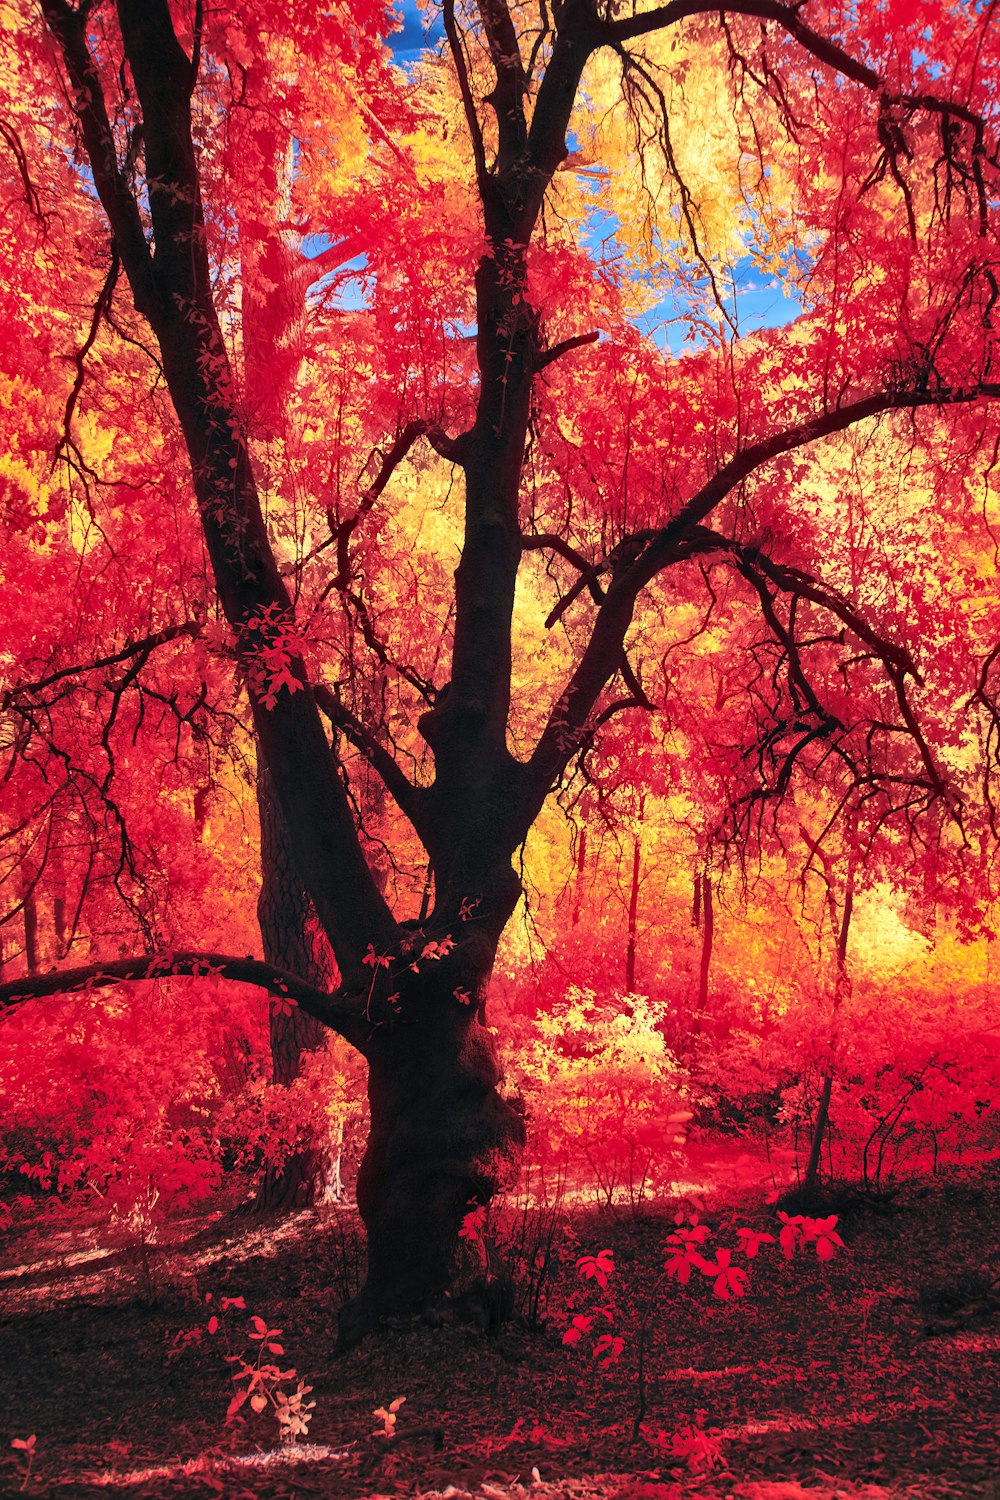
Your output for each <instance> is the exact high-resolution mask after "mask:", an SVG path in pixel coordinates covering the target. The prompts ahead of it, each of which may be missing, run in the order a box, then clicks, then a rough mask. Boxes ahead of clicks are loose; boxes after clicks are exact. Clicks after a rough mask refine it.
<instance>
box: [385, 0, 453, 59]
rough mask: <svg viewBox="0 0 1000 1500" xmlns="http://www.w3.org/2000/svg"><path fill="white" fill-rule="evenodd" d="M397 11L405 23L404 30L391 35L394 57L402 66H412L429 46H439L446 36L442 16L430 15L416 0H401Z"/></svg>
mask: <svg viewBox="0 0 1000 1500" xmlns="http://www.w3.org/2000/svg"><path fill="white" fill-rule="evenodd" d="M396 11H397V13H398V15H399V17H400V20H401V21H402V23H403V26H402V30H400V31H397V32H394V33H393V35H392V36H391V37H389V39H388V42H389V47H390V49H391V51H392V55H393V59H394V61H395V62H397V63H398V64H399V66H400V67H401V68H407V69H408V68H411V67H412V66H413V64H414V63H415V62H418V61H419V59H420V57H421V56H422V54H423V53H424V52H426V51H427V49H428V48H429V47H431V48H433V47H437V45H438V43H439V42H440V41H441V40H442V39H443V37H444V27H443V25H442V24H441V17H440V16H437V15H435V16H433V17H430V18H429V17H428V16H427V15H425V14H424V12H423V11H422V10H420V8H419V7H418V6H417V5H416V3H415V0H399V3H398V4H397V5H396Z"/></svg>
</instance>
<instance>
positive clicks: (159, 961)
mask: <svg viewBox="0 0 1000 1500" xmlns="http://www.w3.org/2000/svg"><path fill="white" fill-rule="evenodd" d="M207 978H219V979H230V980H233V981H234V982H236V983H238V984H252V985H256V986H257V988H258V989H262V990H266V991H267V993H268V994H269V995H274V996H275V997H276V998H277V999H279V1000H284V1001H294V1002H295V1004H297V1005H299V1006H301V1008H302V1009H303V1010H304V1011H305V1012H306V1014H307V1015H310V1016H315V1018H316V1020H317V1021H321V1022H322V1023H323V1025H324V1026H329V1027H330V1029H331V1030H332V1031H336V1032H338V1033H339V1035H341V1036H342V1037H344V1038H345V1039H346V1040H347V1041H349V1042H351V1043H352V1044H353V1045H354V1046H358V1045H359V1044H360V1042H361V1040H362V1039H363V1038H364V1036H365V1035H366V1034H367V1031H368V1029H369V1028H368V1027H367V1025H366V1022H365V1016H364V1006H363V1005H358V1004H356V1003H355V1002H353V1001H348V1000H346V999H344V998H342V997H338V996H337V995H331V994H328V993H327V992H326V991H325V990H318V989H316V987H315V986H314V985H311V984H307V983H306V982H305V980H303V979H300V978H299V977H298V975H297V974H288V973H286V972H285V971H284V970H283V969H276V968H274V967H272V965H271V964H266V963H263V962H262V961H261V960H260V959H258V958H234V957H232V956H231V955H229V954H224V953H201V952H194V951H191V950H189V949H184V950H183V951H179V952H176V953H169V952H168V953H154V954H145V955H142V956H139V957H135V958H118V959H112V960H111V961H110V962H108V963H93V964H82V965H81V966H80V967H79V968H75V969H62V970H56V971H55V972H54V973H52V974H34V975H30V976H25V977H24V978H22V979H12V980H10V981H9V982H8V983H7V984H0V1010H10V1009H13V1007H15V1006H17V1005H21V1004H23V1003H24V1002H25V1001H27V1000H40V999H45V998H47V997H50V996H52V995H70V994H76V993H80V992H81V991H82V992H84V993H85V994H90V993H92V992H93V991H94V990H100V989H104V988H105V987H106V986H107V985H112V984H125V983H127V982H128V981H129V980H136V979H207Z"/></svg>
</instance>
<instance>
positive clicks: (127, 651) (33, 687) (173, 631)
mask: <svg viewBox="0 0 1000 1500" xmlns="http://www.w3.org/2000/svg"><path fill="white" fill-rule="evenodd" d="M203 629H204V626H203V625H202V624H201V623H200V622H199V621H197V620H185V621H184V623H183V624H182V625H167V626H165V627H164V628H163V630H157V631H154V633H153V634H152V635H147V636H143V638H142V640H141V641H130V642H129V643H128V645H127V646H123V647H122V649H121V650H120V651H114V652H112V653H111V655H109V656H98V657H96V658H95V659H94V660H93V661H85V662H77V664H76V665H75V666H72V667H63V668H61V670H60V671H58V672H50V673H49V675H48V677H40V678H39V679H38V681H37V682H18V683H15V684H14V686H13V687H12V688H8V689H7V691H6V692H5V693H4V695H3V698H2V699H0V705H2V706H3V707H4V708H9V707H10V705H11V703H12V702H13V701H14V699H15V698H18V697H20V696H21V695H22V694H23V693H31V694H32V695H33V696H34V695H35V694H37V693H42V692H44V691H45V689H46V688H50V687H53V686H54V685H55V683H57V682H63V681H64V680H65V679H66V678H67V677H79V676H82V675H83V674H84V673H85V672H100V671H103V670H104V668H106V667H115V666H118V665H119V663H120V662H123V661H128V660H129V659H130V658H131V657H133V656H142V657H145V656H148V655H149V653H150V652H151V651H155V650H156V648H157V646H165V645H166V644H167V643H168V642H169V641H176V640H177V639H178V638H179V637H180V636H183V635H187V636H190V637H191V639H192V640H195V639H197V637H198V636H199V635H201V633H202V630H203Z"/></svg>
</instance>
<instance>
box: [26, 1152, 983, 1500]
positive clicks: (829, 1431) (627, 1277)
mask: <svg viewBox="0 0 1000 1500" xmlns="http://www.w3.org/2000/svg"><path fill="white" fill-rule="evenodd" d="M676 1209H677V1204H676V1203H673V1204H670V1203H663V1204H658V1205H655V1206H652V1207H649V1206H644V1207H642V1208H641V1209H640V1210H639V1212H638V1213H636V1214H633V1213H631V1212H628V1211H624V1210H621V1209H619V1210H617V1211H616V1212H615V1213H610V1212H609V1211H608V1210H607V1209H605V1210H603V1211H601V1210H596V1209H593V1208H587V1207H585V1206H577V1205H575V1204H574V1205H573V1206H572V1208H570V1207H568V1206H567V1205H566V1204H565V1203H563V1204H562V1205H559V1206H557V1207H556V1208H555V1210H554V1211H553V1212H551V1213H550V1214H549V1215H546V1214H545V1213H544V1212H543V1211H542V1210H536V1209H532V1210H528V1211H526V1212H524V1213H523V1214H522V1215H521V1216H520V1217H516V1216H515V1217H514V1218H512V1221H511V1230H512V1232H513V1233H514V1235H515V1237H518V1236H519V1237H520V1238H521V1239H522V1240H524V1241H525V1242H526V1248H527V1249H528V1251H529V1252H530V1251H531V1250H532V1249H536V1250H542V1251H544V1248H545V1246H546V1245H549V1246H550V1249H551V1264H550V1268H549V1272H548V1276H547V1279H546V1281H545V1283H544V1284H543V1285H542V1286H541V1287H539V1286H538V1277H537V1275H536V1276H535V1277H534V1278H530V1279H529V1280H528V1282H527V1283H525V1282H524V1281H523V1280H522V1294H521V1304H520V1305H521V1309H522V1313H523V1312H524V1311H525V1310H528V1311H530V1310H531V1308H530V1306H529V1303H530V1300H531V1297H532V1295H533V1294H538V1295H539V1296H540V1298H541V1307H540V1309H539V1311H540V1312H541V1314H542V1318H543V1321H542V1323H541V1326H534V1327H532V1326H528V1325H527V1322H526V1321H525V1320H524V1319H522V1321H520V1322H518V1321H515V1322H513V1323H508V1324H506V1325H505V1326H504V1327H503V1328H501V1329H500V1330H499V1331H494V1332H492V1333H491V1332H490V1331H489V1330H488V1329H484V1328H483V1327H482V1326H481V1324H482V1323H483V1322H484V1321H485V1317H483V1318H480V1319H479V1321H478V1322H477V1321H476V1320H475V1319H473V1321H462V1320H460V1319H459V1318H457V1317H456V1318H454V1319H446V1320H445V1321H444V1322H443V1324H442V1325H441V1326H437V1327H431V1326H429V1325H428V1324H427V1323H426V1322H423V1321H419V1320H415V1321H413V1322H408V1323H405V1324H401V1325H400V1326H398V1327H394V1328H390V1329H389V1330H387V1331H386V1332H385V1333H384V1334H383V1335H382V1336H380V1337H379V1338H377V1339H371V1340H369V1341H368V1342H366V1343H364V1344H363V1345H361V1346H360V1347H359V1348H356V1349H354V1350H351V1351H350V1352H348V1353H346V1354H344V1355H340V1356H337V1355H336V1354H335V1352H334V1342H335V1318H334V1313H333V1307H334V1305H335V1303H336V1301H337V1300H338V1299H339V1297H340V1296H341V1295H342V1294H343V1292H344V1291H345V1290H346V1289H349V1288H350V1287H351V1285H352V1284H353V1280H354V1276H355V1274H356V1254H357V1236H358V1230H357V1221H356V1218H355V1216H354V1215H353V1214H352V1213H351V1211H350V1210H345V1209H331V1210H323V1211H317V1212H305V1213H300V1214H298V1215H295V1216H292V1217H289V1218H287V1219H285V1220H282V1221H280V1222H278V1223H276V1224H270V1225H261V1224H259V1223H258V1224H255V1223H252V1222H250V1221H239V1220H236V1219H234V1218H233V1217H231V1216H220V1215H219V1214H215V1215H210V1216H206V1217H203V1218H201V1219H200V1220H192V1219H187V1220H184V1221H183V1222H177V1223H174V1224H173V1225H171V1226H170V1227H169V1228H168V1229H167V1230H166V1231H164V1232H163V1233H162V1235H161V1236H160V1239H159V1242H158V1243H157V1244H155V1245H153V1246H146V1247H145V1248H144V1247H143V1246H142V1245H141V1243H140V1242H139V1241H138V1240H137V1239H136V1238H135V1237H134V1236H133V1237H132V1238H131V1240H130V1239H129V1238H128V1237H127V1236H123V1235H122V1234H121V1233H119V1234H118V1236H117V1238H116V1237H114V1236H110V1235H109V1233H108V1226H107V1224H106V1222H105V1223H104V1224H103V1225H102V1224H100V1223H98V1222H97V1221H96V1220H95V1218H94V1216H93V1214H91V1215H89V1216H87V1215H82V1214H77V1215H76V1216H75V1217H73V1218H72V1219H71V1220H69V1221H62V1220H54V1219H53V1218H52V1217H51V1216H47V1217H41V1218H38V1219H37V1220H36V1221H35V1222H30V1223H28V1222H22V1223H20V1224H15V1226H14V1227H13V1228H12V1229H11V1230H9V1231H8V1232H7V1234H6V1235H5V1236H4V1238H3V1241H2V1243H0V1251H2V1257H3V1259H2V1262H0V1494H2V1495H8V1494H10V1495H13V1494H15V1493H20V1494H23V1495H25V1496H28V1497H30V1496H32V1495H38V1494H44V1495H51V1496H53V1497H59V1500H62V1497H71V1496H84V1495H93V1494H94V1493H95V1491H100V1490H102V1489H103V1490H104V1491H105V1492H106V1491H107V1490H111V1491H114V1492H118V1493H120V1494H122V1495H123V1496H127V1497H130V1500H133V1497H134V1500H174V1497H178V1496H186V1495H192V1496H193V1495H211V1494H217V1495H221V1496H223V1497H225V1500H243V1497H248V1496H254V1497H257V1496H259V1497H263V1500H279V1497H289V1496H303V1497H306V1496H308V1497H311V1496H323V1497H331V1500H361V1497H375V1496H379V1497H381V1496H416V1495H425V1496H432V1497H435V1500H439V1497H446V1496H447V1497H454V1500H458V1497H461V1496H465V1495H466V1494H471V1495H474V1496H476V1497H477V1500H507V1497H516V1500H682V1497H702V1500H729V1497H732V1500H833V1497H854V1500H888V1497H893V1500H896V1497H904V1496H905V1497H910V1500H946V1497H961V1500H1000V1280H996V1279H995V1278H1000V1163H998V1162H993V1163H985V1164H981V1165H979V1166H978V1167H976V1168H964V1169H950V1170H949V1171H947V1172H946V1173H944V1174H943V1175H941V1176H940V1177H937V1178H934V1179H928V1180H925V1181H922V1182H915V1183H910V1184H909V1185H907V1186H905V1187H904V1188H903V1189H902V1190H901V1191H900V1192H899V1193H898V1194H897V1195H896V1196H895V1197H894V1198H893V1200H892V1201H891V1203H889V1204H885V1205H881V1209H880V1211H878V1212H876V1211H874V1210H873V1209H872V1208H871V1207H869V1206H865V1205H863V1204H859V1203H855V1204H854V1205H853V1206H848V1207H845V1208H844V1209H843V1212H842V1214H841V1220H840V1225H839V1227H840V1229H841V1232H842V1234H843V1238H844V1241H845V1248H844V1249H843V1250H840V1251H839V1252H838V1254H837V1256H836V1257H835V1258H834V1259H833V1260H832V1261H830V1262H826V1263H824V1262H821V1261H820V1260H819V1259H818V1258H817V1257H816V1255H815V1254H814V1253H812V1251H809V1252H808V1253H802V1254H799V1255H797V1256H796V1257H795V1258H794V1259H792V1260H788V1261H786V1260H785V1258H784V1256H783V1255H781V1254H780V1253H779V1252H778V1248H777V1246H775V1245H769V1246H764V1247H763V1248H762V1250H761V1253H760V1255H759V1256H758V1258H757V1260H756V1261H755V1262H754V1265H753V1268H752V1274H751V1278H750V1283H749V1286H748V1289H747V1293H746V1295H745V1296H744V1297H743V1298H741V1299H739V1300H729V1301H721V1300H718V1299H717V1298H715V1297H714V1296H713V1295H712V1282H711V1281H710V1280H707V1279H706V1278H705V1277H704V1276H700V1275H695V1276H694V1277H693V1279H692V1282H691V1284H690V1285H689V1286H687V1287H684V1286H680V1285H678V1284H677V1282H676V1281H673V1280H669V1279H668V1278H666V1277H665V1275H664V1273H663V1258H664V1249H663V1247H664V1241H665V1239H666V1236H667V1235H668V1234H669V1233H671V1232H672V1230H673V1229H674V1213H675V1211H676ZM773 1214H774V1209H773V1207H770V1208H768V1207H765V1206H764V1204H763V1199H762V1194H761V1193H760V1191H755V1192H753V1193H752V1194H751V1195H749V1196H748V1195H747V1193H746V1192H745V1191H744V1193H743V1194H742V1197H741V1196H740V1194H739V1193H738V1192H736V1191H735V1190H734V1189H733V1188H731V1187H730V1188H728V1189H727V1188H726V1187H725V1186H720V1188H719V1190H718V1192H717V1193H716V1194H715V1195H714V1196H713V1197H712V1198H711V1199H709V1200H708V1201H707V1203H706V1204H705V1207H704V1213H703V1218H704V1221H705V1222H707V1223H708V1224H709V1225H710V1226H711V1227H712V1228H713V1230H717V1233H718V1242H719V1243H720V1244H725V1243H734V1242H735V1229H736V1228H737V1227H738V1226H740V1225H744V1224H745V1225H750V1226H751V1227H755V1228H766V1229H770V1230H773V1231H774V1232H777V1229H778V1228H779V1227H780V1226H779V1225H778V1223H777V1221H775V1220H774V1219H773ZM603 1249H610V1250H612V1251H613V1254H614V1263H615V1271H614V1274H613V1275H612V1277H611V1278H610V1279H609V1282H608V1286H607V1288H606V1289H605V1290H604V1291H603V1292H602V1291H601V1290H600V1289H599V1288H597V1287H596V1285H595V1284H594V1283H593V1282H586V1281H584V1280H583V1279H582V1278H581V1277H580V1275H579V1274H578V1272H577V1270H576V1264H575V1263H576V1260H577V1258H578V1257H580V1256H582V1255H586V1254H590V1255H594V1254H596V1253H597V1252H598V1251H599V1250H603ZM238 1297H241V1298H242V1299H243V1300H244V1302H245V1308H240V1307H229V1308H228V1309H223V1305H222V1299H223V1298H238ZM574 1298H575V1299H576V1305H574V1304H573V1301H572V1299H574ZM601 1304H603V1305H604V1306H605V1307H607V1308H608V1311H609V1312H610V1314H611V1318H612V1319H613V1321H610V1320H609V1319H608V1318H606V1317H604V1316H603V1315H601V1314H600V1313H598V1314H597V1315H596V1317H595V1322H594V1325H593V1334H590V1335H588V1336H586V1337H584V1338H583V1339H582V1340H581V1343H580V1345H579V1346H578V1347H575V1348H574V1347H567V1346H565V1345H564V1344H563V1342H562V1335H563V1332H564V1331H565V1330H566V1328H567V1327H568V1325H569V1323H570V1320H571V1318H572V1316H573V1315H574V1313H579V1314H586V1313H588V1312H594V1310H595V1309H596V1308H597V1307H598V1306H599V1305H601ZM473 1311H475V1309H473ZM254 1315H255V1316H257V1317H259V1318H261V1319H263V1320H264V1321H265V1322H266V1324H267V1327H268V1329H281V1330H283V1332H282V1334H281V1336H280V1340H279V1339H278V1336H277V1335H272V1338H271V1342H274V1343H280V1345H281V1347H282V1350H283V1352H282V1353H281V1354H280V1355H276V1356H273V1359H274V1363H276V1364H277V1365H279V1366H280V1367H281V1368H282V1369H283V1370H286V1371H287V1370H291V1369H293V1368H294V1370H295V1371H296V1372H297V1374H296V1376H295V1377H290V1378H288V1379H286V1380H285V1381H284V1388H285V1389H286V1390H291V1389H294V1386H295V1384H296V1382H297V1380H299V1379H301V1380H303V1381H305V1383H306V1384H307V1385H309V1386H311V1387H312V1393H311V1395H310V1396H309V1397H308V1398H307V1399H310V1400H315V1402H316V1407H315V1412H314V1414H313V1418H312V1424H311V1427H310V1429H309V1433H308V1439H307V1441H305V1442H301V1443H300V1445H299V1446H285V1447H282V1446H281V1444H280V1443H279V1441H278V1425H277V1423H276V1420H275V1412H274V1410H273V1408H272V1407H268V1409H267V1410H265V1411H263V1412H261V1413H260V1414H254V1413H252V1412H251V1411H250V1407H249V1404H246V1405H244V1406H243V1408H242V1410H241V1412H240V1413H239V1419H238V1420H236V1421H234V1422H233V1423H231V1424H230V1425H228V1426H227V1425H226V1412H227V1408H228V1406H229V1403H230V1399H231V1397H232V1395H233V1391H234V1389H235V1387H234V1384H233V1380H232V1373H233V1371H236V1370H238V1369H239V1365H238V1363H235V1362H227V1358H226V1356H227V1355H236V1356H239V1357H245V1358H246V1360H247V1361H248V1362H250V1363H253V1362H254V1360H255V1359H256V1357H257V1355H258V1353H259V1350H260V1342H259V1341H254V1340H253V1339H252V1338H251V1337H250V1333H251V1332H252V1331H253V1326H252V1325H250V1323H249V1320H250V1318H251V1317H252V1316H254ZM213 1317H219V1318H220V1319H221V1323H220V1326H219V1327H218V1328H217V1329H216V1330H215V1331H214V1332H210V1331H209V1328H208V1321H209V1319H210V1318H213ZM643 1325H644V1332H643V1331H642V1329H643ZM605 1330H606V1331H608V1332H610V1333H612V1334H613V1335H617V1336H620V1337H621V1338H622V1339H623V1348H622V1352H621V1355H620V1357H619V1358H618V1360H617V1362H615V1363H612V1364H610V1365H608V1366H607V1367H606V1368H602V1367H601V1364H600V1359H599V1358H595V1357H594V1355H593V1353H592V1349H593V1344H594V1337H595V1336H596V1335H597V1334H598V1333H600V1332H602V1331H605ZM640 1356H641V1364H642V1375H641V1378H640V1374H639V1366H640ZM271 1358H272V1356H271V1355H266V1356H265V1359H266V1360H271ZM244 1383H245V1382H244ZM404 1396H405V1398H406V1400H405V1404H403V1405H401V1406H399V1407H398V1408H397V1411H396V1413H395V1416H396V1421H395V1424H394V1426H395V1437H394V1438H393V1439H392V1440H390V1439H389V1438H388V1437H387V1436H385V1429H386V1426H387V1425H388V1426H392V1425H393V1424H391V1423H389V1424H387V1423H386V1422H385V1421H384V1420H377V1419H376V1417H375V1415H374V1413H375V1411H376V1409H377V1408H379V1407H384V1408H388V1407H389V1404H390V1402H392V1401H393V1400H395V1399H396V1398H398V1397H404ZM699 1413H701V1414H703V1415H701V1416H699V1415H698V1414H699ZM243 1418H246V1420H242V1419H243ZM699 1423H701V1424H703V1425H702V1426H699V1425H698V1424H699ZM376 1432H378V1433H379V1435H378V1436H376V1435H375V1434H376ZM32 1434H34V1435H35V1445H34V1452H33V1453H32V1454H29V1452H28V1451H27V1450H26V1449H24V1448H17V1449H15V1448H12V1447H11V1443H12V1441H13V1440H14V1439H21V1440H22V1441H27V1440H28V1439H29V1438H30V1437H31V1435H32ZM678 1450H679V1451H678ZM685 1450H686V1451H687V1452H688V1454H689V1455H690V1460H691V1461H690V1462H689V1461H686V1459H685ZM699 1455H701V1456H702V1457H703V1459H704V1466H703V1467H701V1468H699V1467H697V1464H698V1459H699ZM691 1462H693V1463H694V1464H695V1467H693V1468H692V1467H691Z"/></svg>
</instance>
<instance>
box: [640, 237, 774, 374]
mask: <svg viewBox="0 0 1000 1500" xmlns="http://www.w3.org/2000/svg"><path fill="white" fill-rule="evenodd" d="M714 275H715V288H716V290H717V291H718V294H719V295H718V304H716V303H715V291H713V288H712V285H711V283H710V281H709V279H708V277H707V275H706V276H695V277H694V278H692V280H691V282H690V283H689V285H688V286H681V284H680V283H678V285H677V287H676V289H675V290H671V291H669V292H668V293H667V295H666V296H664V297H663V298H661V300H660V301H659V302H657V303H656V304H655V305H654V306H653V307H651V308H649V309H648V310H647V311H646V312H644V313H642V314H641V315H640V316H639V317H638V318H637V319H636V324H637V326H638V327H639V328H640V329H641V330H642V332H643V333H645V334H646V335H647V336H648V337H649V338H651V339H652V340H653V342H654V343H655V344H658V345H659V346H660V348H661V349H667V350H669V351H670V353H671V354H674V355H679V354H682V353H684V352H686V351H690V350H692V349H698V348H703V347H704V346H705V344H706V343H707V342H708V339H709V336H710V326H711V324H713V323H714V324H716V325H718V324H719V323H720V322H721V321H723V319H722V314H723V313H724V314H725V325H726V328H727V329H728V332H729V336H730V337H732V336H733V335H734V334H735V335H736V336H738V337H741V338H746V337H747V336H749V335H750V334H754V333H759V332H760V331H761V329H764V328H785V327H787V326H788V324H789V323H794V322H795V320H796V318H798V317H800V316H801V315H802V313H803V311H804V307H803V304H802V302H801V300H800V299H799V297H798V296H797V294H796V291H795V286H794V282H793V279H792V277H791V276H790V275H789V276H786V277H782V276H781V275H775V274H773V273H771V274H769V273H767V272H763V271H761V269H760V267H759V266H757V265H756V264H755V263H754V261H753V259H752V257H751V256H749V255H745V256H743V257H742V258H741V259H740V260H738V261H736V263H735V264H734V265H732V266H728V267H725V268H724V269H722V268H720V269H717V270H715V271H714Z"/></svg>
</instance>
